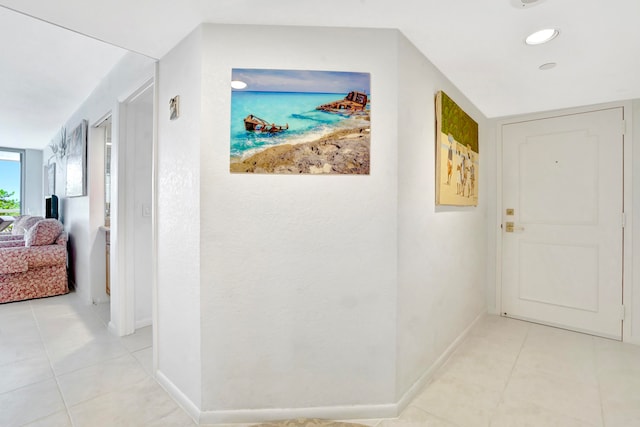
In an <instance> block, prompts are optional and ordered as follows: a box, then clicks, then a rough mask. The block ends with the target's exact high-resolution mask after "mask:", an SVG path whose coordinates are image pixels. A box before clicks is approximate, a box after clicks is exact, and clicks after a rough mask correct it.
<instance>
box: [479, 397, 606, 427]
mask: <svg viewBox="0 0 640 427" xmlns="http://www.w3.org/2000/svg"><path fill="white" fill-rule="evenodd" d="M597 425H600V424H591V423H587V422H584V421H581V420H577V419H575V418H570V417H567V416H565V415H562V414H559V413H555V412H552V411H549V410H547V409H543V408H541V407H539V406H536V405H533V404H531V403H526V402H515V401H511V402H502V403H501V404H500V406H498V410H497V411H496V413H495V414H494V416H493V417H492V419H491V427H594V426H597Z"/></svg>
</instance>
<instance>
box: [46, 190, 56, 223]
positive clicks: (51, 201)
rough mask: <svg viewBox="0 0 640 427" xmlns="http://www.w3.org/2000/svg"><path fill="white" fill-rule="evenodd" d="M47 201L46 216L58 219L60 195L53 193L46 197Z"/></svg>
mask: <svg viewBox="0 0 640 427" xmlns="http://www.w3.org/2000/svg"><path fill="white" fill-rule="evenodd" d="M45 202H46V206H45V208H46V210H45V218H55V219H58V196H56V195H55V194H52V195H51V197H47V198H46V200H45Z"/></svg>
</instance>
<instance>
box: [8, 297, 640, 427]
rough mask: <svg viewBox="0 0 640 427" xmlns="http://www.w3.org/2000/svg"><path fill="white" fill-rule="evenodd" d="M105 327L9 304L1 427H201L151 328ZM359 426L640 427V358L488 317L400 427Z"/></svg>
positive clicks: (94, 311) (629, 348)
mask: <svg viewBox="0 0 640 427" xmlns="http://www.w3.org/2000/svg"><path fill="white" fill-rule="evenodd" d="M108 318H109V313H108V309H107V308H105V306H86V305H83V304H81V303H80V302H79V301H78V298H77V296H76V295H75V294H73V293H72V294H69V295H65V296H60V297H54V298H47V299H42V300H34V301H26V302H20V303H11V304H4V305H0V426H21V425H30V426H53V427H57V426H60V427H66V426H74V427H84V426H91V427H94V426H158V427H160V426H175V427H185V426H193V425H194V424H193V422H192V420H191V419H190V418H189V417H188V416H187V415H186V413H185V412H183V411H182V409H180V407H179V406H178V405H177V404H176V403H175V402H174V401H173V400H172V399H171V398H170V397H169V396H168V394H167V393H166V392H165V391H164V390H163V389H162V388H161V387H160V386H159V385H158V384H157V383H156V382H155V381H154V380H153V379H152V378H151V344H152V343H151V328H150V327H149V328H142V329H140V330H138V331H137V332H136V334H134V335H131V336H128V337H123V338H117V337H114V336H112V335H110V334H109V332H108V331H107V329H106V322H107V321H108ZM357 422H360V423H362V424H366V425H369V426H378V427H418V426H421V427H422V426H424V427H482V426H492V427H514V426H535V427H553V426H558V427H560V426H562V427H573V426H576V427H577V426H582V427H599V426H606V427H618V426H620V427H633V426H640V347H639V346H633V345H628V344H623V343H619V342H616V341H611V340H606V339H601V338H596V337H592V336H589V335H583V334H579V333H574V332H568V331H564V330H561V329H555V328H550V327H546V326H540V325H536V324H532V323H526V322H520V321H516V320H511V319H505V318H501V317H496V316H485V317H484V318H483V319H482V320H481V321H480V322H479V323H478V324H477V325H476V326H475V327H474V328H473V329H472V331H471V332H470V334H469V336H468V337H467V338H466V339H465V340H464V342H463V343H462V344H461V346H460V347H459V348H458V350H457V351H456V352H455V353H454V354H453V356H452V357H451V358H450V359H449V361H448V362H447V363H446V364H445V366H444V367H443V368H442V369H440V370H439V371H438V372H437V373H436V375H435V376H434V378H433V379H432V381H431V382H430V383H429V384H428V385H427V386H426V387H425V388H424V389H423V390H422V391H421V393H420V394H419V395H418V396H417V397H416V398H415V399H414V400H413V402H411V404H410V405H409V406H408V407H407V408H406V409H405V410H404V412H403V413H402V414H401V416H400V417H399V418H397V419H389V420H360V421H357ZM235 426H236V427H244V426H245V425H241V424H236V425H235Z"/></svg>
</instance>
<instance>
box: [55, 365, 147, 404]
mask: <svg viewBox="0 0 640 427" xmlns="http://www.w3.org/2000/svg"><path fill="white" fill-rule="evenodd" d="M146 378H148V375H147V373H146V372H144V370H143V369H142V367H141V366H140V364H139V363H138V361H137V360H135V359H134V358H133V356H131V355H129V354H126V355H124V356H120V357H118V358H115V359H111V360H107V361H105V362H101V363H98V364H96V365H93V366H90V367H87V368H83V369H79V370H77V371H73V372H71V373H68V374H63V375H60V376H58V384H59V385H60V390H61V391H62V395H63V396H64V400H65V402H66V404H67V405H68V406H73V405H75V404H77V403H80V402H83V401H85V400H89V399H93V398H94V397H96V396H100V395H102V394H105V393H109V392H112V391H115V390H118V389H120V388H122V387H123V386H127V385H129V384H135V383H138V382H140V381H142V380H144V379H146Z"/></svg>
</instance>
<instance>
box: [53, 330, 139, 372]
mask: <svg viewBox="0 0 640 427" xmlns="http://www.w3.org/2000/svg"><path fill="white" fill-rule="evenodd" d="M127 353H128V352H127V350H126V349H125V348H124V346H123V345H122V344H120V342H119V340H117V339H113V338H112V337H103V338H99V339H94V340H92V341H89V342H86V343H76V344H73V345H69V346H67V347H66V348H59V347H57V346H56V350H55V351H52V350H49V358H50V360H51V366H52V367H53V371H54V373H55V374H56V375H62V374H65V373H68V372H73V371H75V370H78V369H82V368H86V367H88V366H93V365H95V364H98V363H101V362H105V361H107V360H109V359H114V358H116V357H119V356H123V355H125V354H127Z"/></svg>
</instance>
